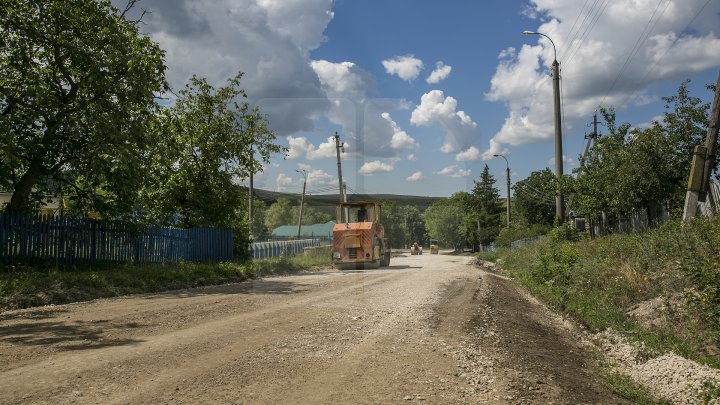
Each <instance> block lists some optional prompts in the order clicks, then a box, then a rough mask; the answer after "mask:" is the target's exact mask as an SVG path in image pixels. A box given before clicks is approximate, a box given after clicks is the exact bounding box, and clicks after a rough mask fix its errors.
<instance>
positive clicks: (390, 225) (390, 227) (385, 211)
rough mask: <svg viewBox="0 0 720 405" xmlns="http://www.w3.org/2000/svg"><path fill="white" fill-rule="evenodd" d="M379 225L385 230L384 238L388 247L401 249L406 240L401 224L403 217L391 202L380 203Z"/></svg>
mask: <svg viewBox="0 0 720 405" xmlns="http://www.w3.org/2000/svg"><path fill="white" fill-rule="evenodd" d="M380 223H381V224H382V225H383V227H384V229H385V237H386V238H387V239H388V241H390V245H391V246H394V247H401V246H402V244H403V242H404V241H405V240H407V238H408V237H407V233H406V229H405V227H404V223H403V216H402V214H401V212H400V210H399V209H398V206H397V204H395V202H393V201H387V200H386V201H382V208H381V216H380Z"/></svg>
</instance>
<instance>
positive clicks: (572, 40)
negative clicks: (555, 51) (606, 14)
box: [561, 0, 599, 59]
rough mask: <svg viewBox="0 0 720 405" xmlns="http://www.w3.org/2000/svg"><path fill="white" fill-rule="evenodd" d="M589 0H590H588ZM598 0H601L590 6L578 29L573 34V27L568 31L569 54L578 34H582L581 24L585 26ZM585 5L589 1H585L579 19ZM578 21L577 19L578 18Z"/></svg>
mask: <svg viewBox="0 0 720 405" xmlns="http://www.w3.org/2000/svg"><path fill="white" fill-rule="evenodd" d="M588 1H589V0H588ZM598 1H599V0H595V1H594V2H593V4H592V6H590V8H589V9H588V11H587V14H586V15H585V17H584V18H583V21H582V23H581V24H580V25H579V26H578V29H577V31H575V33H574V34H573V33H572V29H571V30H570V31H571V32H570V33H568V38H569V39H568V42H567V43H568V45H569V48H567V53H568V54H569V53H570V51H572V48H573V47H574V46H575V39H577V37H578V35H579V34H580V27H581V26H585V22H586V21H587V19H588V17H589V16H590V14H591V13H592V10H593V9H594V8H595V5H597V3H598ZM585 5H587V1H585V4H584V5H583V8H582V9H581V10H580V14H578V19H579V18H580V16H581V15H582V12H583V10H584V9H585ZM576 21H577V19H576ZM574 26H575V24H573V27H574ZM563 56H564V55H563ZM561 59H562V58H561Z"/></svg>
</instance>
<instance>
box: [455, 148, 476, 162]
mask: <svg viewBox="0 0 720 405" xmlns="http://www.w3.org/2000/svg"><path fill="white" fill-rule="evenodd" d="M478 159H480V149H478V148H476V147H474V146H471V147H469V148H467V149H466V150H464V151H462V152H460V153H458V154H457V155H455V160H457V161H459V162H467V161H471V160H478Z"/></svg>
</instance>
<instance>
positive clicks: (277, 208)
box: [265, 198, 297, 232]
mask: <svg viewBox="0 0 720 405" xmlns="http://www.w3.org/2000/svg"><path fill="white" fill-rule="evenodd" d="M293 223H297V217H296V216H295V217H294V216H293V215H292V205H291V204H290V200H288V199H286V198H278V199H277V200H276V201H275V202H274V203H272V205H270V207H269V208H268V209H267V211H265V226H266V227H267V229H268V231H269V232H272V230H273V229H275V228H277V227H278V226H283V225H291V224H293Z"/></svg>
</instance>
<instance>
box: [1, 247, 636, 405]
mask: <svg viewBox="0 0 720 405" xmlns="http://www.w3.org/2000/svg"><path fill="white" fill-rule="evenodd" d="M590 364H591V362H590V361H589V360H588V357H587V355H586V354H585V352H584V351H583V349H582V347H581V346H580V345H579V344H578V343H576V341H575V339H574V338H573V336H572V335H570V334H569V333H568V332H566V331H564V330H563V329H562V328H559V327H558V326H557V325H556V324H555V323H554V322H553V321H552V319H549V318H548V317H547V314H545V312H543V310H542V307H540V306H539V305H537V304H534V303H533V302H531V301H529V300H528V299H527V298H526V297H525V296H524V295H523V293H522V292H521V291H519V290H518V289H517V288H516V287H515V286H514V284H513V283H512V282H510V281H508V280H506V279H504V278H502V277H498V276H496V275H494V274H492V273H488V272H485V271H482V270H479V269H477V268H476V267H474V266H472V259H471V258H469V257H452V256H443V255H439V256H438V255H422V256H405V257H394V258H393V263H392V265H391V267H390V268H389V269H384V270H370V271H353V272H337V271H330V272H323V273H319V274H297V275H290V276H283V277H272V278H266V279H261V280H253V281H249V282H245V283H239V284H233V285H227V286H216V287H207V288H201V289H192V290H184V291H175V292H169V293H163V294H152V295H143V296H133V297H125V298H119V299H107V300H98V301H94V302H89V303H82V304H71V305H58V306H52V307H42V308H35V309H28V310H18V311H8V312H4V313H2V314H0V381H3V389H2V390H0V403H49V402H52V403H70V402H74V403H97V402H101V403H159V402H167V403H199V402H222V403H241V402H242V403H279V402H282V403H338V402H353V403H378V402H379V403H388V402H393V403H397V402H427V403H475V402H490V403H508V402H511V403H539V402H543V403H617V402H622V398H619V397H617V396H615V395H614V394H613V393H611V392H609V391H608V390H607V389H605V388H604V387H603V386H602V385H601V384H600V383H599V382H598V381H599V378H598V377H597V374H596V373H595V372H594V370H593V369H592V367H591V366H590Z"/></svg>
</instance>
